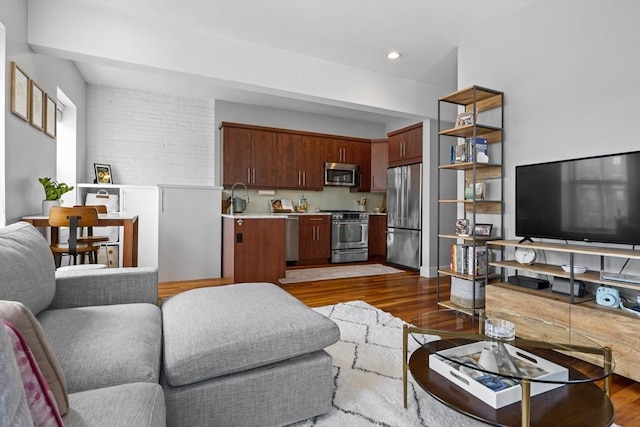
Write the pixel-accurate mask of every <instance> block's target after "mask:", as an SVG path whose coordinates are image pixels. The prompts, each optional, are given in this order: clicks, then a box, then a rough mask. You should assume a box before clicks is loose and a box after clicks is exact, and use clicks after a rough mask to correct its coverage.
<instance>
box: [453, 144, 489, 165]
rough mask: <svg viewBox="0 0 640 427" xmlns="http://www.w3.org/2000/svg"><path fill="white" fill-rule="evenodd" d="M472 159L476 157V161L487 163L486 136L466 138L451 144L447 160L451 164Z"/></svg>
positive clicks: (468, 161) (471, 160)
mask: <svg viewBox="0 0 640 427" xmlns="http://www.w3.org/2000/svg"><path fill="white" fill-rule="evenodd" d="M474 159H477V160H475V161H476V163H489V145H488V144H487V140H486V138H467V139H464V140H460V142H458V144H457V145H452V146H451V148H450V159H449V160H450V162H451V163H452V164H455V163H470V162H473V161H474Z"/></svg>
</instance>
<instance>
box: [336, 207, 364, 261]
mask: <svg viewBox="0 0 640 427" xmlns="http://www.w3.org/2000/svg"><path fill="white" fill-rule="evenodd" d="M368 258H369V214H368V213H364V212H357V211H331V262H332V263H338V262H356V261H366V260H367V259H368Z"/></svg>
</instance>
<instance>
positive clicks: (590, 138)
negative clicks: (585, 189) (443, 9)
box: [458, 0, 640, 262]
mask: <svg viewBox="0 0 640 427" xmlns="http://www.w3.org/2000/svg"><path fill="white" fill-rule="evenodd" d="M639 52H640V2H638V1H627V0H610V1H597V2H596V1H587V2H580V3H577V2H574V1H569V0H560V1H554V2H535V3H534V4H532V5H531V6H530V7H528V8H526V9H524V10H522V11H521V12H519V13H517V14H516V15H514V16H512V17H511V19H509V20H507V21H506V22H502V23H500V24H499V25H496V26H495V28H482V31H479V32H478V34H477V35H476V37H475V38H473V39H470V40H468V41H466V42H465V43H464V44H462V45H461V46H460V47H459V49H458V53H459V57H458V66H459V72H458V84H459V87H464V86H468V85H471V84H478V85H481V86H487V87H490V88H493V89H497V90H501V91H504V92H505V125H504V126H505V151H504V153H505V159H504V164H505V201H506V204H505V212H506V215H505V229H506V230H505V231H506V233H505V237H506V238H514V237H515V236H514V232H515V218H514V212H515V204H514V200H515V183H514V173H515V166H516V165H520V164H529V163H537V162H545V161H551V160H561V159H568V158H576V157H583V156H592V155H599V154H609V153H616V152H624V151H633V150H638V149H639V148H640V78H639V76H640V53H639ZM576 262H580V260H577V261H576Z"/></svg>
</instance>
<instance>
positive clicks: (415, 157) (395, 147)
mask: <svg viewBox="0 0 640 427" xmlns="http://www.w3.org/2000/svg"><path fill="white" fill-rule="evenodd" d="M387 136H388V137H389V166H402V165H410V164H412V163H420V162H422V123H416V124H415V125H411V126H408V127H406V128H402V129H398V130H395V131H393V132H389V133H388V134H387Z"/></svg>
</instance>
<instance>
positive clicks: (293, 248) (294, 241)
mask: <svg viewBox="0 0 640 427" xmlns="http://www.w3.org/2000/svg"><path fill="white" fill-rule="evenodd" d="M286 221H287V225H286V232H285V244H284V246H285V261H287V262H294V261H298V242H299V227H300V226H299V224H300V219H299V217H298V216H293V215H292V216H287V219H286Z"/></svg>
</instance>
